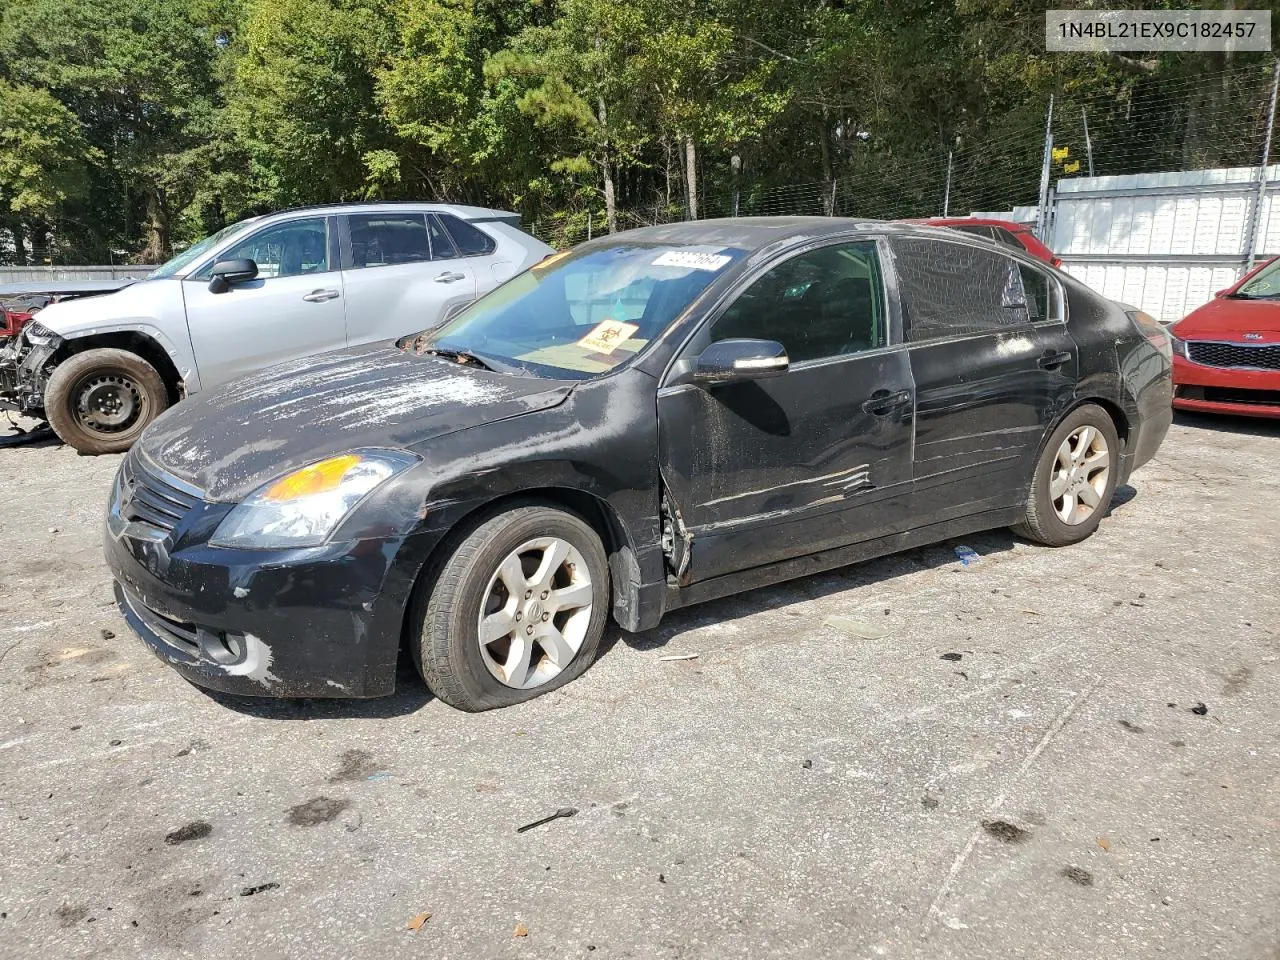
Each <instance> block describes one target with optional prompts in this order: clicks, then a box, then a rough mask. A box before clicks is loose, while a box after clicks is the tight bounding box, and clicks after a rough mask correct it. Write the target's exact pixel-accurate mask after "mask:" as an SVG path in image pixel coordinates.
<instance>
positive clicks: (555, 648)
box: [538, 624, 574, 670]
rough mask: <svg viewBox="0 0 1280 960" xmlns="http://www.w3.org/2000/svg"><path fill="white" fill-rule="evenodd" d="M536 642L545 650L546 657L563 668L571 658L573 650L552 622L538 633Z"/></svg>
mask: <svg viewBox="0 0 1280 960" xmlns="http://www.w3.org/2000/svg"><path fill="white" fill-rule="evenodd" d="M538 644H539V646H541V647H542V649H543V651H545V652H546V654H547V657H548V659H550V661H551V662H552V663H554V664H555V665H556V666H557V667H558V668H559V669H561V670H563V669H564V668H565V667H567V666H568V665H569V661H570V660H572V659H573V654H574V650H573V648H572V647H570V646H569V644H568V642H567V641H566V640H565V638H564V634H563V633H561V632H560V631H559V630H557V629H556V628H555V626H553V625H552V624H547V626H546V629H544V630H542V631H541V632H540V633H539V634H538Z"/></svg>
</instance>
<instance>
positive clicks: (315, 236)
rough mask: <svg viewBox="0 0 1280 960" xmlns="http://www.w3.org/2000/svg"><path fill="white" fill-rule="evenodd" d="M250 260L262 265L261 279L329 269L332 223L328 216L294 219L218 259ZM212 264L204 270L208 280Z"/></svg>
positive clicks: (259, 273) (255, 235)
mask: <svg viewBox="0 0 1280 960" xmlns="http://www.w3.org/2000/svg"><path fill="white" fill-rule="evenodd" d="M242 257H247V258H248V259H250V260H252V261H253V262H254V263H256V264H257V265H258V276H259V277H261V278H263V279H265V280H270V279H272V278H273V277H296V276H299V275H300V274H304V273H324V272H325V271H327V270H328V269H329V224H328V219H327V218H325V217H314V218H312V219H309V220H291V221H290V222H289V223H281V224H279V225H277V226H274V227H267V229H265V230H263V231H261V232H259V233H255V234H254V235H253V236H251V237H249V238H247V239H245V240H241V241H240V242H239V243H237V244H236V245H235V246H233V247H231V248H230V249H228V250H224V251H223V252H222V253H220V254H218V256H217V259H218V260H238V259H240V258H242ZM210 267H212V264H210V265H209V266H208V267H205V268H204V269H203V270H201V271H200V274H201V278H202V279H207V278H208V275H209V269H210Z"/></svg>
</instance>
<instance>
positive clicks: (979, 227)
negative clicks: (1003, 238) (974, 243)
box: [951, 223, 999, 240]
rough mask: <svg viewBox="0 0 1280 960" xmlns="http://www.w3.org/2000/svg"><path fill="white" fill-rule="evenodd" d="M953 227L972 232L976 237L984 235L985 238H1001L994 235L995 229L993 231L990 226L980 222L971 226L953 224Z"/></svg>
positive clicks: (953, 228) (964, 231)
mask: <svg viewBox="0 0 1280 960" xmlns="http://www.w3.org/2000/svg"><path fill="white" fill-rule="evenodd" d="M951 229H952V230H959V231H960V232H961V233H971V234H973V235H974V236H975V237H982V239H983V240H998V239H999V237H996V236H994V235H993V234H994V233H995V231H993V230H992V229H991V228H990V227H988V226H984V225H983V224H980V223H978V224H973V225H972V226H970V225H969V224H963V223H959V224H956V225H955V226H953V227H952V228H951Z"/></svg>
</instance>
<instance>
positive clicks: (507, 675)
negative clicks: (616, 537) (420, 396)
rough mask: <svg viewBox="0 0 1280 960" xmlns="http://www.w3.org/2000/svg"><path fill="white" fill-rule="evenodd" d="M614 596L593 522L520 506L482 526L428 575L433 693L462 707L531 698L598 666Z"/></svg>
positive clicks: (420, 650)
mask: <svg viewBox="0 0 1280 960" xmlns="http://www.w3.org/2000/svg"><path fill="white" fill-rule="evenodd" d="M610 598H611V592H610V588H609V564H608V559H607V557H606V555H605V551H604V547H603V546H602V545H601V543H600V538H599V537H598V536H596V533H595V531H594V530H592V529H591V527H590V526H589V525H588V524H587V523H586V522H585V521H583V520H582V519H581V518H579V517H577V516H575V515H573V514H571V513H566V512H565V511H563V510H558V509H555V508H553V507H550V506H543V505H532V504H530V505H522V506H516V507H513V508H511V509H509V510H506V511H504V512H502V513H499V514H497V515H496V516H493V517H491V518H489V519H488V520H485V521H484V522H482V523H481V524H480V525H479V526H477V527H476V528H475V529H474V530H472V531H471V532H470V533H469V534H467V535H466V536H465V537H464V538H463V539H462V540H461V541H460V542H459V543H457V545H456V546H455V547H454V549H453V551H452V552H451V553H450V554H449V555H448V556H447V557H446V558H445V560H444V561H443V562H442V563H441V565H440V566H439V567H438V568H437V570H436V572H435V576H434V578H432V577H431V575H430V573H428V579H427V581H426V582H424V583H423V585H422V589H421V591H420V594H419V598H418V601H417V608H416V611H415V614H414V616H415V618H416V616H419V615H420V616H421V617H422V621H421V623H422V629H421V632H420V633H418V634H417V635H416V636H415V637H414V638H413V644H412V652H413V658H414V661H415V663H416V664H417V666H418V669H419V671H420V672H421V674H422V678H423V680H425V681H426V684H427V686H428V687H430V688H431V692H432V693H434V694H435V695H436V696H437V697H439V698H440V699H441V700H443V701H444V702H445V703H447V704H449V705H450V706H453V707H457V708H458V709H459V710H467V711H472V712H474V711H479V710H491V709H493V708H495V707H507V706H511V705H513V704H517V703H522V702H524V701H525V700H530V699H532V698H533V697H537V696H540V695H542V694H544V693H548V692H550V691H552V690H555V689H557V688H558V687H562V686H564V685H565V684H566V683H568V682H569V681H571V680H573V679H575V678H577V677H579V676H581V675H582V674H583V673H584V672H585V671H586V669H587V668H588V667H589V666H591V663H592V662H593V661H594V660H595V658H596V654H597V653H598V652H599V648H600V638H601V636H602V635H603V634H604V628H605V623H606V622H607V621H608V617H609V603H610ZM419 611H420V613H419Z"/></svg>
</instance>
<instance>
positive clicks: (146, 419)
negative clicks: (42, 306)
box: [44, 348, 169, 454]
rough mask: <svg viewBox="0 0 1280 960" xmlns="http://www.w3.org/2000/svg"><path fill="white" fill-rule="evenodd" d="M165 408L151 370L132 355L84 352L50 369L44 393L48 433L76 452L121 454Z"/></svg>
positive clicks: (160, 383) (161, 383)
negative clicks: (52, 433) (51, 431)
mask: <svg viewBox="0 0 1280 960" xmlns="http://www.w3.org/2000/svg"><path fill="white" fill-rule="evenodd" d="M168 406H169V392H168V390H166V389H165V385H164V380H163V379H161V377H160V374H159V373H157V372H156V368H155V367H153V366H151V364H149V363H147V361H145V360H143V359H142V358H141V357H140V356H138V355H137V354H136V353H130V352H129V351H127V350H116V349H114V348H103V349H98V350H85V351H84V352H83V353H76V354H73V355H71V356H70V357H68V358H67V359H66V360H64V361H63V362H62V363H60V364H58V366H56V367H54V370H53V373H52V374H51V375H50V377H49V383H48V385H47V386H46V387H45V391H44V415H45V416H46V417H47V418H48V420H49V426H51V427H53V432H54V433H56V434H57V435H58V436H59V438H61V439H62V441H63V442H64V443H66V444H69V445H70V446H72V447H75V449H76V450H78V451H80V452H81V453H87V454H98V453H122V452H124V451H125V450H128V449H129V448H130V447H131V446H133V442H134V441H135V440H137V439H138V436H139V435H140V434H141V433H142V431H143V430H144V429H146V426H147V424H149V423H150V422H151V421H152V420H154V419H155V418H156V417H158V416H160V414H162V413H163V412H164V411H165V408H167V407H168Z"/></svg>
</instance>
